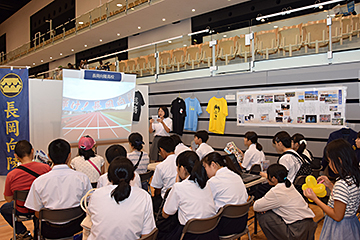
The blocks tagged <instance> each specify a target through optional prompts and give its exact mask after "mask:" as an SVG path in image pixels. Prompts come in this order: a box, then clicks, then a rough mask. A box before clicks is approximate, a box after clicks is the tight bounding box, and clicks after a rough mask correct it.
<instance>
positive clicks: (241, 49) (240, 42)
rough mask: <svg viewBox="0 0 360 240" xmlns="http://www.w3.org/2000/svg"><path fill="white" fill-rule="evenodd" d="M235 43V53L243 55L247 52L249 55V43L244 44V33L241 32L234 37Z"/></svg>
mask: <svg viewBox="0 0 360 240" xmlns="http://www.w3.org/2000/svg"><path fill="white" fill-rule="evenodd" d="M236 45H237V54H238V55H241V56H243V55H244V54H245V52H248V53H249V54H248V55H249V56H251V52H250V50H251V49H250V45H251V44H250V45H245V35H243V34H241V35H240V37H239V38H237V39H236Z"/></svg>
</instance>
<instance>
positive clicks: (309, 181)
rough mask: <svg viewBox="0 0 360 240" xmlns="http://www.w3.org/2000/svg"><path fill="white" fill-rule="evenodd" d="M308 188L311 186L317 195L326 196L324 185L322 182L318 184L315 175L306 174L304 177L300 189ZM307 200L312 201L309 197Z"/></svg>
mask: <svg viewBox="0 0 360 240" xmlns="http://www.w3.org/2000/svg"><path fill="white" fill-rule="evenodd" d="M308 188H311V189H312V190H313V191H314V193H315V194H316V196H318V197H321V198H322V197H325V196H326V187H325V185H324V184H322V183H320V184H318V183H317V181H316V179H315V177H314V176H312V175H309V176H307V177H306V179H305V183H304V184H303V185H302V190H306V189H308ZM309 201H310V202H312V200H310V199H309Z"/></svg>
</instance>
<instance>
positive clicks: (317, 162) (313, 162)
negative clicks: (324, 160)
mask: <svg viewBox="0 0 360 240" xmlns="http://www.w3.org/2000/svg"><path fill="white" fill-rule="evenodd" d="M306 150H307V151H308V153H309V154H310V159H309V157H308V156H306V155H305V154H300V156H301V157H302V158H303V159H304V160H305V161H307V162H308V163H310V167H311V169H319V168H321V161H320V159H318V158H317V159H316V158H314V155H313V154H312V152H310V150H308V149H306Z"/></svg>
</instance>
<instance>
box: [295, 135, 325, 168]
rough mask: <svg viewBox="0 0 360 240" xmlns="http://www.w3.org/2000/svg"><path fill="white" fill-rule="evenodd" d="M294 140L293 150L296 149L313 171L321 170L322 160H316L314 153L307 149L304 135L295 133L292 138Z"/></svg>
mask: <svg viewBox="0 0 360 240" xmlns="http://www.w3.org/2000/svg"><path fill="white" fill-rule="evenodd" d="M291 139H292V146H291V148H292V149H294V150H295V151H296V152H297V153H298V154H299V155H300V156H301V157H302V158H303V159H305V160H306V161H307V162H308V163H310V166H311V168H312V169H320V168H321V161H320V159H314V157H313V155H312V153H311V152H310V150H309V149H307V145H308V144H307V141H306V140H305V137H304V135H302V134H301V133H295V134H294V135H292V137H291Z"/></svg>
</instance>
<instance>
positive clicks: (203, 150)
mask: <svg viewBox="0 0 360 240" xmlns="http://www.w3.org/2000/svg"><path fill="white" fill-rule="evenodd" d="M212 152H214V149H213V148H212V147H211V146H210V145H209V144H207V143H201V144H200V145H199V147H198V148H197V149H196V153H197V155H198V156H199V158H200V160H201V159H203V157H205V156H206V155H208V154H209V153H212Z"/></svg>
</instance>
